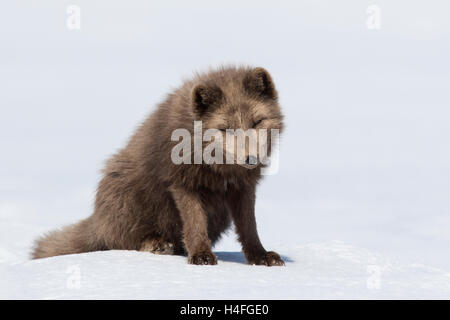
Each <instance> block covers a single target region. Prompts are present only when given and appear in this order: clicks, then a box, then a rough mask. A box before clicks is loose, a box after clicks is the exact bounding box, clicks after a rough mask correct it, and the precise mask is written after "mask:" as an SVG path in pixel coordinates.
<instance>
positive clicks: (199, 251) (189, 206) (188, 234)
mask: <svg viewBox="0 0 450 320" xmlns="http://www.w3.org/2000/svg"><path fill="white" fill-rule="evenodd" d="M170 191H171V192H172V196H173V199H174V200H175V203H176V205H177V208H178V210H179V212H180V216H181V220H182V222H183V241H184V245H185V247H186V250H187V252H188V262H189V263H191V264H217V258H216V256H215V255H214V253H212V251H211V240H210V239H209V237H208V221H207V216H206V212H205V211H204V209H203V207H202V203H201V200H200V198H199V197H198V195H196V194H195V193H193V192H190V191H187V190H184V189H182V188H175V187H171V188H170Z"/></svg>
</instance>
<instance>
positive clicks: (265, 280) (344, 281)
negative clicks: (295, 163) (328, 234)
mask: <svg viewBox="0 0 450 320" xmlns="http://www.w3.org/2000/svg"><path fill="white" fill-rule="evenodd" d="M277 250H278V251H279V252H280V253H281V254H282V255H283V257H284V258H285V260H286V267H278V268H275V267H273V268H267V267H264V266H249V265H246V264H245V259H244V257H243V255H242V253H240V252H224V251H216V254H217V256H218V258H219V265H217V266H193V265H188V264H186V259H185V258H184V257H179V256H158V255H153V254H150V253H142V252H136V251H106V252H92V253H87V254H79V255H68V256H61V257H55V258H47V259H42V260H37V261H18V262H9V263H2V264H0V272H1V273H2V282H1V289H0V298H3V299H4V298H8V299H24V298H25V299H316V298H319V299H326V298H328V299H369V298H373V299H382V298H390V299H392V298H397V299H399V298H408V299H413V298H417V299H427V298H434V299H439V298H441V299H442V298H447V299H448V298H449V297H450V272H445V271H443V270H440V269H436V268H431V267H428V266H424V265H420V264H402V263H398V262H394V261H390V260H388V259H385V258H383V257H382V256H379V255H376V254H373V253H371V252H369V251H367V250H364V249H360V248H356V247H352V246H349V245H346V244H344V243H342V242H339V241H333V242H329V243H314V244H305V245H294V246H290V247H286V246H281V245H280V246H279V247H277Z"/></svg>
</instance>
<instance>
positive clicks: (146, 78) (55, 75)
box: [0, 0, 450, 299]
mask: <svg viewBox="0 0 450 320" xmlns="http://www.w3.org/2000/svg"><path fill="white" fill-rule="evenodd" d="M370 4H372V3H370ZM377 4H378V5H379V7H380V9H381V15H382V17H381V28H380V29H379V30H376V31H375V30H368V29H367V28H366V24H365V22H366V9H367V6H368V5H369V3H365V2H364V1H362V2H361V1H359V0H349V1H346V2H345V5H344V4H342V3H338V2H336V1H331V0H329V1H325V0H323V1H320V2H318V1H302V2H299V1H282V4H280V5H279V6H278V5H277V6H275V5H274V3H273V2H265V1H257V2H256V1H246V2H242V1H237V0H230V1H227V2H221V3H219V2H214V3H212V2H210V1H202V0H195V1H193V2H190V3H189V5H186V3H185V2H183V1H178V2H170V3H169V2H167V3H166V2H161V1H159V2H156V1H150V2H138V1H133V0H130V1H127V4H126V5H125V4H119V3H112V2H110V1H106V0H99V1H95V2H83V1H80V2H79V6H80V8H81V18H82V20H81V30H78V31H74V30H72V31H69V30H68V29H67V27H66V18H67V11H66V9H67V6H66V4H65V3H64V2H61V1H56V0H52V1H47V2H46V3H45V4H39V5H37V4H33V3H31V2H30V3H20V2H8V3H7V4H5V5H4V10H3V11H2V13H6V14H3V15H2V17H1V18H0V38H1V39H2V41H1V42H0V70H1V72H0V87H1V95H0V146H1V155H0V298H15V299H19V298H33V299H51V298H67V299H72V298H87V299H89V298H107V299H113V298H133V299H134V298H139V299H141V298H149V299H165V298H176V299H191V298H233V299H237V298H245V299H250V298H268V299H278V298H288V299H294V298H362V299H365V298H447V299H449V298H450V293H449V283H450V279H449V274H450V271H449V270H450V254H449V252H448V248H449V247H450V232H449V230H450V209H449V208H450V197H449V194H450V166H449V163H450V148H449V141H450V126H449V125H448V119H449V118H450V109H449V108H448V106H449V105H450V97H449V94H448V93H449V84H450V64H449V60H448V52H449V51H450V34H449V33H448V30H449V29H450V19H448V12H449V10H450V7H449V4H446V3H443V2H442V1H438V0H431V1H427V3H426V4H424V3H423V2H422V1H407V0H399V1H395V2H393V1H384V0H380V1H377ZM125 6H126V7H125ZM199 8H201V9H199ZM405 8H408V10H407V11H408V12H407V13H405ZM169 17H170V18H169ZM230 21H231V22H232V23H230ZM205 25H207V26H208V27H205ZM257 26H261V28H258V27H257ZM261 29H263V30H264V31H263V32H258V30H261ZM205 39H208V40H207V41H206V40H205ZM250 39H251V40H250ZM268 39H269V41H268ZM199 48H201V50H200V49H199ZM221 63H248V64H252V65H258V66H263V67H265V68H266V69H268V70H269V71H270V72H271V74H272V76H273V78H274V80H275V83H276V85H277V88H278V89H279V94H280V99H281V103H282V107H283V110H284V113H285V116H286V131H285V133H284V135H283V136H282V138H281V140H282V143H281V149H280V170H279V172H278V173H276V174H274V175H271V176H267V177H266V178H265V180H264V182H263V183H261V185H260V187H259V189H258V194H257V204H256V214H257V223H258V230H259V233H260V238H261V240H262V243H263V244H264V246H265V247H266V249H268V250H274V251H277V252H279V253H280V254H282V255H283V256H284V257H285V258H286V260H287V263H286V267H285V268H266V267H259V266H258V267H256V266H248V265H245V264H244V263H243V256H242V254H241V253H240V247H239V244H238V243H237V242H236V239H235V236H234V234H233V232H232V231H231V232H229V234H228V235H226V236H225V237H224V238H223V240H222V241H221V242H220V243H218V245H217V246H216V247H215V248H214V250H215V252H216V253H217V254H218V256H219V265H217V266H211V267H209V266H202V267H197V266H190V265H188V264H187V263H186V258H185V257H172V256H154V255H152V254H149V253H148V254H147V253H140V252H131V251H130V252H124V251H110V252H93V253H87V254H81V255H73V256H61V257H53V258H48V259H43V260H37V261H30V260H29V252H30V250H31V246H32V243H33V240H34V239H36V238H37V237H38V236H39V235H41V234H42V233H44V232H46V231H49V230H52V229H55V228H58V227H61V226H63V225H66V224H70V223H74V222H76V221H78V220H80V219H83V218H85V217H87V216H88V215H89V214H91V212H92V204H93V201H94V196H95V188H96V184H97V182H98V180H99V177H100V175H99V171H100V169H101V168H102V167H103V164H104V161H105V160H106V159H107V158H108V157H109V156H110V155H111V154H113V153H114V152H115V151H116V150H117V149H118V148H120V147H122V146H123V144H124V143H125V141H126V140H127V139H128V137H129V135H130V134H131V132H132V131H133V130H134V129H135V128H136V126H137V124H138V123H140V122H141V121H142V120H143V119H144V117H145V116H146V115H147V114H148V113H149V112H151V111H152V109H153V108H154V106H155V104H156V103H158V102H159V101H161V99H162V98H163V97H164V96H165V94H166V93H167V92H169V91H170V90H171V88H172V87H174V86H176V85H178V84H179V83H180V82H181V79H182V78H186V77H189V76H190V75H191V74H192V71H193V70H204V69H206V68H208V67H209V66H216V65H219V64H221ZM336 240H337V241H336ZM78 280H79V281H78Z"/></svg>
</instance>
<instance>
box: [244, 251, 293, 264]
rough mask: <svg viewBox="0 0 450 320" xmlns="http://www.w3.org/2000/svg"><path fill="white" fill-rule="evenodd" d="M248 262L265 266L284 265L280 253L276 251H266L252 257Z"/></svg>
mask: <svg viewBox="0 0 450 320" xmlns="http://www.w3.org/2000/svg"><path fill="white" fill-rule="evenodd" d="M248 263H250V264H256V265H265V266H268V267H270V266H284V261H283V259H281V257H280V255H279V254H278V253H276V252H274V251H269V252H266V253H264V254H263V255H262V256H260V257H257V258H255V259H251V260H250V261H249V262H248Z"/></svg>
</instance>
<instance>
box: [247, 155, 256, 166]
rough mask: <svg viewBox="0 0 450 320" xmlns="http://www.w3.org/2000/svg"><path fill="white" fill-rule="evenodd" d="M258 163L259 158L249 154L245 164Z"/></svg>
mask: <svg viewBox="0 0 450 320" xmlns="http://www.w3.org/2000/svg"><path fill="white" fill-rule="evenodd" d="M257 163H258V158H257V157H254V156H248V157H247V159H246V160H245V164H250V165H255V164H257Z"/></svg>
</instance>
